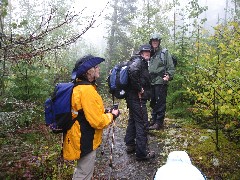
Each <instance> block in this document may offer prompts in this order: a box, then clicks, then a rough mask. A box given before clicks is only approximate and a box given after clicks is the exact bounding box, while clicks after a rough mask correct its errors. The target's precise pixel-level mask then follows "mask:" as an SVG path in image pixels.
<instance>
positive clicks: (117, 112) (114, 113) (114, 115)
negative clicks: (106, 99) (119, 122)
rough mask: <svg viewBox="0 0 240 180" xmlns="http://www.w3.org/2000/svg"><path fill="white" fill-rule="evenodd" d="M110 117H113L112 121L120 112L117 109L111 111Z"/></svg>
mask: <svg viewBox="0 0 240 180" xmlns="http://www.w3.org/2000/svg"><path fill="white" fill-rule="evenodd" d="M111 113H112V115H113V119H116V118H117V117H118V116H119V114H120V111H119V110H118V109H112V112H111Z"/></svg>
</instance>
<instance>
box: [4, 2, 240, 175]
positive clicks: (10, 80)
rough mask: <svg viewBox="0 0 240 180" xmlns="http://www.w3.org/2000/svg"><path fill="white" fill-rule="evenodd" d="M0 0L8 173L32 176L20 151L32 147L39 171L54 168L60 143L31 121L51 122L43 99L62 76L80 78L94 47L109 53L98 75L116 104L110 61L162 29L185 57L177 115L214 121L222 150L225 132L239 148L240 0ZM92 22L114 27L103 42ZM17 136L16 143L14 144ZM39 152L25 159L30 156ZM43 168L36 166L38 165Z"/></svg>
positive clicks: (173, 108) (173, 102) (173, 96)
mask: <svg viewBox="0 0 240 180" xmlns="http://www.w3.org/2000/svg"><path fill="white" fill-rule="evenodd" d="M0 2H1V4H0V12H1V14H0V55H1V56H0V69H1V71H0V72H1V77H0V87H1V89H0V94H1V97H0V107H1V110H0V111H1V112H0V113H1V114H0V124H1V126H0V130H1V131H0V146H1V149H2V151H4V150H6V152H11V153H9V155H7V156H6V154H3V153H2V154H3V155H1V156H4V158H3V157H1V159H2V160H1V161H2V162H1V165H0V168H1V170H2V172H5V173H4V174H3V176H7V177H15V176H16V177H17V174H18V173H20V174H21V175H23V176H24V175H25V176H27V175H26V171H24V170H23V169H22V166H23V161H21V160H20V159H21V157H18V156H16V157H14V154H19V153H28V152H27V151H28V150H29V148H30V149H31V150H30V152H31V153H32V155H34V157H35V158H36V159H35V160H34V162H35V161H40V165H38V166H37V167H38V168H37V169H38V173H39V174H41V176H42V177H43V176H44V177H45V176H47V175H46V174H44V173H43V169H44V168H45V170H46V169H47V166H48V165H49V164H47V163H49V161H50V162H51V163H52V164H51V163H50V164H51V165H53V164H54V163H53V161H51V158H52V155H53V154H54V153H53V152H55V151H56V149H58V150H59V148H60V147H59V146H53V147H51V148H50V147H49V146H48V145H46V137H45V139H43V138H42V137H41V136H39V135H37V134H35V133H33V132H32V131H31V130H32V129H31V128H33V129H34V127H41V128H43V129H44V126H41V125H43V124H44V109H43V103H44V101H45V99H46V98H47V97H49V95H50V94H51V93H52V91H53V87H54V85H55V84H56V83H57V82H66V81H69V80H70V77H71V71H72V68H73V66H74V64H75V61H76V60H77V59H79V57H81V56H83V55H85V54H88V53H92V54H94V55H98V56H103V57H105V59H106V61H105V62H104V63H102V64H101V78H100V79H99V81H98V83H99V90H100V92H101V95H102V96H103V97H104V101H105V102H106V106H107V105H111V96H110V94H109V93H108V89H107V83H106V78H107V75H108V72H109V70H110V69H111V68H112V67H113V66H114V65H115V64H116V63H119V62H121V61H126V60H128V59H129V58H130V57H131V55H132V54H133V53H134V52H135V51H136V50H137V49H138V47H139V45H141V44H143V43H147V42H148V41H149V37H150V35H151V34H152V33H153V32H159V33H160V34H161V35H162V45H163V46H164V47H167V48H168V49H169V51H170V52H171V53H172V54H173V55H175V56H176V57H177V58H178V64H177V67H176V75H175V77H174V80H173V81H172V82H171V83H170V86H169V95H168V99H167V102H168V103H167V106H168V107H167V108H168V109H167V113H168V116H169V117H171V118H175V119H184V121H189V122H191V123H193V124H197V125H199V126H200V127H201V128H205V129H212V130H214V132H215V135H214V137H213V138H212V143H213V144H214V146H215V148H216V149H215V150H214V152H219V151H221V149H222V147H223V141H224V142H225V141H226V142H227V143H230V144H231V145H229V147H232V148H229V149H234V148H233V147H235V146H237V145H238V143H239V137H240V130H239V127H240V126H239V124H240V123H239V121H240V87H239V84H240V71H239V69H240V61H239V53H240V44H239V42H240V41H239V40H240V30H239V17H240V12H239V6H240V1H239V0H226V1H225V8H224V11H223V12H222V13H223V14H221V15H216V14H211V13H209V12H208V11H207V10H208V6H204V5H200V3H199V2H198V0H189V1H185V2H184V3H183V2H182V1H179V0H173V1H161V0H111V1H110V0H109V1H106V4H103V3H102V4H101V7H102V9H101V10H99V9H98V10H94V9H93V8H91V7H89V6H87V7H85V6H82V5H81V3H76V2H75V1H72V0H68V1H62V0H52V1H48V0H44V1H38V2H36V1H28V0H24V1H19V2H17V1H13V0H12V1H8V0H1V1H0ZM206 2H207V1H206ZM206 12H208V13H206ZM207 14H209V15H207ZM222 15H223V16H222ZM212 16H215V17H218V18H217V19H216V21H215V24H216V25H215V24H213V27H212V28H209V27H207V26H206V24H207V23H208V22H209V20H208V19H211V18H212ZM100 27H101V28H100ZM102 27H104V28H103V29H104V32H105V33H104V34H103V35H102ZM92 29H95V31H94V33H96V34H97V35H98V36H104V40H103V41H102V40H101V42H100V46H97V45H96V44H94V43H92V41H94V39H93V40H92V37H91V36H93V37H94V35H91V33H89V32H91V30H92ZM99 39H101V38H96V41H94V42H98V41H99ZM121 106H124V102H121ZM26 129H27V130H26ZM39 131H43V130H42V129H40V130H39ZM15 134H18V136H19V137H21V141H24V143H23V145H22V144H20V143H19V141H18V140H19V139H15V136H14V135H15ZM46 134H47V133H46ZM46 136H47V135H46ZM13 137H14V138H13ZM47 137H48V138H53V137H52V136H51V137H49V136H47ZM14 139H15V140H14ZM223 139H224V140H223ZM36 141H37V142H38V143H37V144H35V145H33V144H34V143H35V142H36ZM10 144H11V145H14V146H15V148H13V149H9V147H10ZM18 146H19V147H21V148H20V149H21V151H20V150H19V148H17V147H18ZM11 148H12V146H11ZM7 149H9V150H7ZM19 151H20V152H19ZM4 152H5V151H4ZM6 152H5V153H6ZM212 153H213V152H212ZM234 153H235V154H236V152H234ZM43 154H44V155H45V156H44V155H43ZM43 156H44V158H43ZM237 157H238V160H237V161H236V162H234V165H235V166H237V167H239V159H240V158H239V154H238V153H237ZM29 161H30V160H29V159H27V160H25V161H24V163H25V165H26V164H29V163H30V162H29ZM31 161H33V160H31ZM16 162H18V163H17V166H19V167H18V168H16ZM54 162H55V161H54ZM229 163H230V162H229ZM29 166H30V165H29ZM39 166H40V167H41V168H42V169H41V168H39ZM34 168H36V167H35V166H34V167H31V166H30V167H29V169H30V170H29V172H28V174H31V173H30V172H32V169H34ZM6 169H7V170H6ZM13 169H14V170H13ZM63 169H64V168H63ZM35 170H36V169H35ZM56 170H59V169H58V168H57V167H56V168H50V169H48V171H46V172H47V173H49V177H53V176H56V174H58V173H57V172H56ZM40 171H41V172H40ZM225 171H226V172H228V171H227V170H226V169H225ZM61 172H64V171H61ZM67 172H68V171H67ZM38 173H36V174H38ZM36 174H35V175H32V174H31V175H32V176H37V175H36ZM39 174H38V176H39ZM43 174H44V175H43ZM230 174H232V173H230V172H228V173H226V175H225V176H226V177H230ZM237 175H239V172H238V174H237ZM237 175H236V174H234V175H232V177H233V176H236V177H237ZM1 176H2V175H1ZM1 176H0V177H1ZM29 176H30V175H29Z"/></svg>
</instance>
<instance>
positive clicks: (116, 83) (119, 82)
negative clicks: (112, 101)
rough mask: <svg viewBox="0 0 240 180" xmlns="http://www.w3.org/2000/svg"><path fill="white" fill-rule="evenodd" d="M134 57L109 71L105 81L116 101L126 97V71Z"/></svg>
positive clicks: (127, 77) (127, 81) (127, 78)
mask: <svg viewBox="0 0 240 180" xmlns="http://www.w3.org/2000/svg"><path fill="white" fill-rule="evenodd" d="M136 57H137V56H133V57H131V59H130V60H129V61H125V62H120V63H119V64H117V65H115V66H114V67H113V68H112V69H111V71H110V74H109V76H108V79H107V81H108V87H109V92H110V93H111V94H112V95H113V96H114V97H116V98H117V99H124V98H126V97H127V91H128V83H129V76H128V69H129V65H130V64H131V63H132V60H133V59H134V58H136Z"/></svg>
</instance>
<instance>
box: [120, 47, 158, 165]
mask: <svg viewBox="0 0 240 180" xmlns="http://www.w3.org/2000/svg"><path fill="white" fill-rule="evenodd" d="M150 50H151V47H150V45H149V44H147V45H142V46H141V47H140V49H139V55H140V56H138V57H136V58H133V60H132V61H133V62H132V63H131V64H130V65H129V79H130V82H129V89H128V96H127V98H126V100H127V106H128V108H129V120H128V126H127V130H126V136H125V143H126V146H127V149H126V151H127V153H133V152H135V151H136V160H138V161H141V160H148V159H151V158H154V157H155V153H154V152H153V151H149V150H148V147H147V132H146V131H147V128H148V115H147V107H146V103H147V100H149V99H150V93H151V81H150V74H149V71H148V61H149V59H150Z"/></svg>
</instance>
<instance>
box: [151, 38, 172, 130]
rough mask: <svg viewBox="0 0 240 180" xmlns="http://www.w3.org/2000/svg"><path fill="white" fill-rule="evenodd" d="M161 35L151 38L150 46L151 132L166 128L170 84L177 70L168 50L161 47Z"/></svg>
mask: <svg viewBox="0 0 240 180" xmlns="http://www.w3.org/2000/svg"><path fill="white" fill-rule="evenodd" d="M161 39H162V38H161V37H160V35H159V34H156V33H155V34H153V35H152V36H151V39H150V42H149V44H150V45H151V47H152V50H151V59H150V64H149V72H150V75H151V85H152V93H151V102H150V106H151V108H152V120H151V122H150V124H149V126H150V127H149V130H160V129H163V126H164V118H165V112H166V99H167V87H168V82H169V81H171V80H172V79H173V75H174V72H175V68H174V65H173V61H172V57H171V55H170V53H169V52H168V50H166V49H163V48H162V46H161V45H160V43H161Z"/></svg>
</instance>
